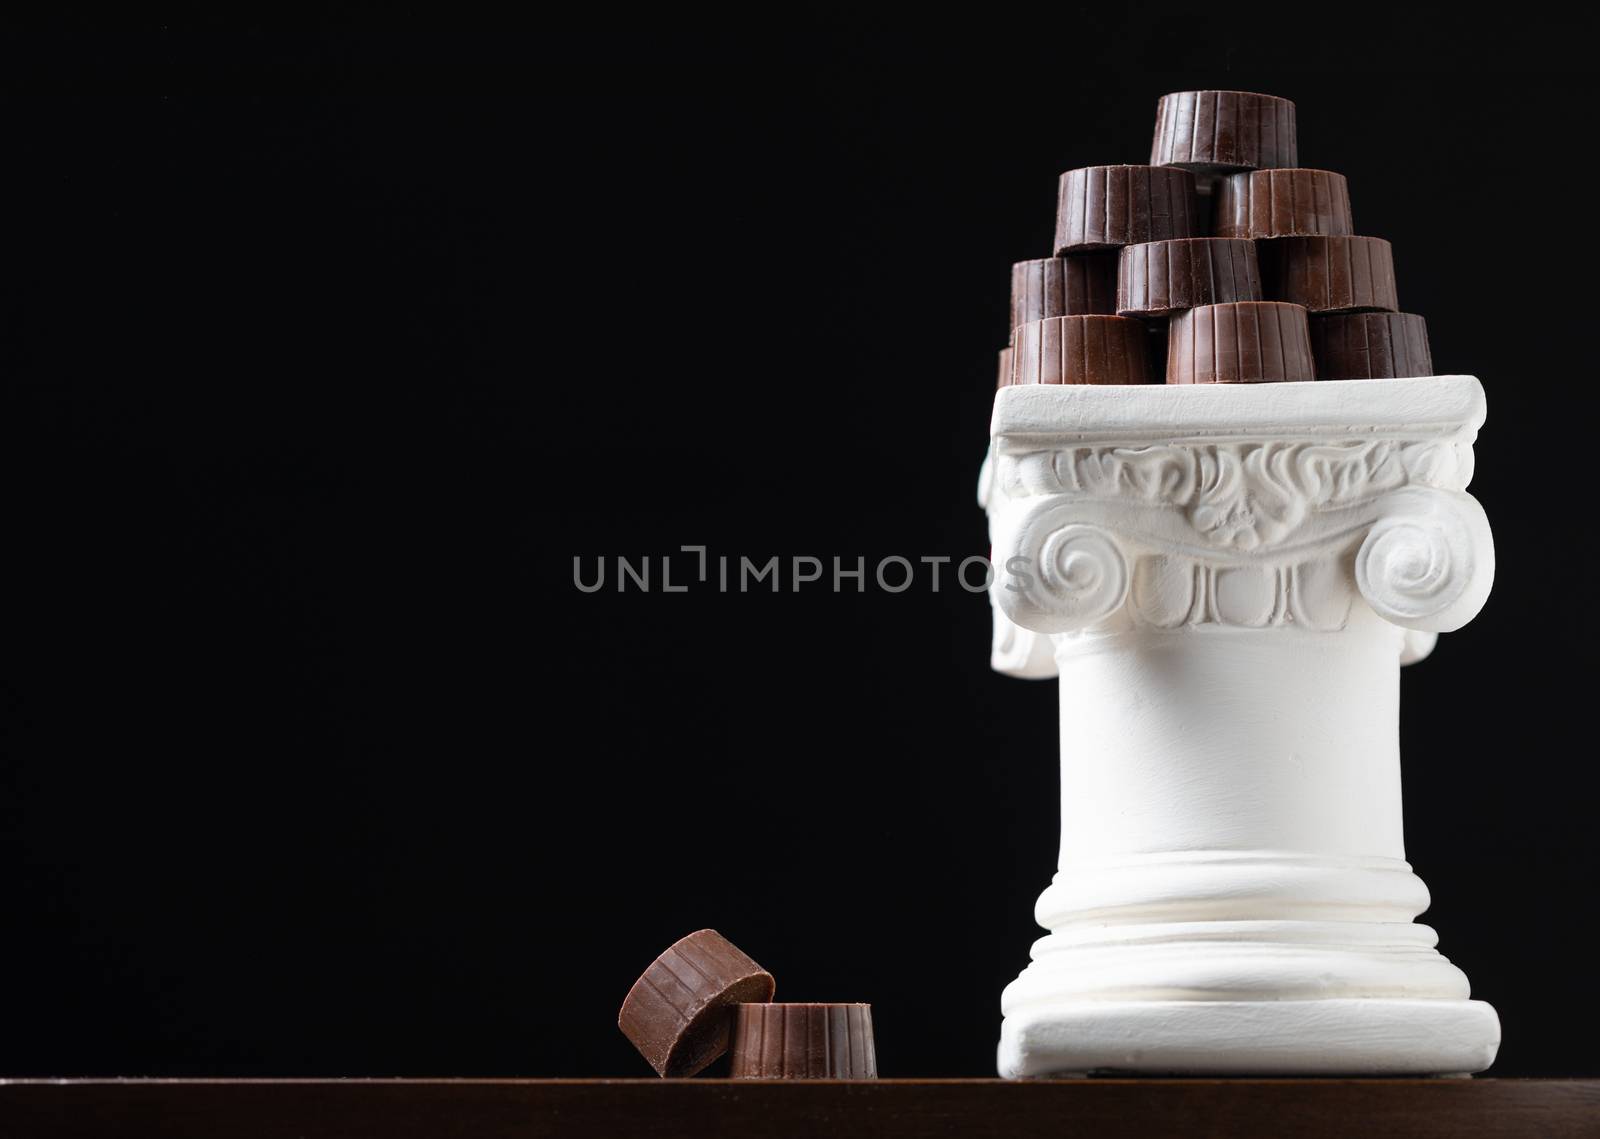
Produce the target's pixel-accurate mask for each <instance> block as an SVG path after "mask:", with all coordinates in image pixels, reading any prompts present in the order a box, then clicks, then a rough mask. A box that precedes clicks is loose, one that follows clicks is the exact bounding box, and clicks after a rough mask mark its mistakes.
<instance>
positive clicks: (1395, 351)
mask: <svg viewBox="0 0 1600 1139" xmlns="http://www.w3.org/2000/svg"><path fill="white" fill-rule="evenodd" d="M1311 351H1312V352H1313V353H1314V354H1315V356H1316V358H1317V379H1319V380H1379V379H1396V378H1402V377H1407V376H1431V375H1433V354H1432V353H1431V352H1429V351H1428V322H1427V321H1426V320H1424V319H1423V318H1422V317H1420V316H1418V315H1417V314H1416V313H1411V312H1352V313H1340V314H1338V315H1335V316H1314V317H1312V318H1311Z"/></svg>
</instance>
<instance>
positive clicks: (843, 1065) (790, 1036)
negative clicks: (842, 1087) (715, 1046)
mask: <svg viewBox="0 0 1600 1139" xmlns="http://www.w3.org/2000/svg"><path fill="white" fill-rule="evenodd" d="M729 1074H730V1075H731V1076H732V1077H733V1078H734V1079H736V1080H875V1079H877V1078H878V1053H877V1047H876V1045H875V1044H874V1043H873V1040H872V1006H871V1005H843V1004H839V1005H820V1004H819V1005H765V1004H763V1005H740V1006H739V1010H738V1014H737V1017H736V1018H735V1020H734V1027H733V1067H732V1070H731V1071H730V1073H729Z"/></svg>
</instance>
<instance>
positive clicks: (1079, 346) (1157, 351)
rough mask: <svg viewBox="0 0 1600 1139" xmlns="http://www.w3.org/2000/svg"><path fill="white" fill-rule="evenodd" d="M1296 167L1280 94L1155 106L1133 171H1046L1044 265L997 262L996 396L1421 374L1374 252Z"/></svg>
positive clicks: (1334, 186) (1167, 100) (1317, 182)
mask: <svg viewBox="0 0 1600 1139" xmlns="http://www.w3.org/2000/svg"><path fill="white" fill-rule="evenodd" d="M1297 162H1298V153H1297V149H1296V142H1295V121H1294V104H1293V103H1291V102H1289V101H1288V100H1287V99H1279V98H1277V97H1275V96H1272V95H1254V94H1249V93H1246V92H1241V91H1182V92H1178V93H1177V94H1173V95H1167V96H1164V97H1163V98H1162V100H1161V102H1160V105H1159V107H1158V109H1157V113H1156V135H1155V145H1154V146H1153V147H1152V148H1151V153H1150V165H1149V166H1090V167H1085V168H1084V169H1081V170H1069V171H1067V172H1066V173H1065V174H1063V175H1062V176H1061V188H1060V198H1059V204H1058V208H1057V212H1056V237H1055V256H1054V257H1046V258H1041V259H1039V260H1034V261H1022V262H1019V263H1018V264H1016V265H1014V266H1012V270H1011V346H1010V347H1009V348H1007V349H1005V350H1003V351H1002V352H1001V353H1000V377H999V382H1000V386H1002V387H1003V386H1005V385H1007V384H1144V383H1160V382H1161V381H1162V379H1163V378H1164V379H1165V381H1166V382H1167V383H1169V384H1249V383H1266V382H1273V381H1284V380H1313V379H1320V380H1354V379H1378V378H1388V377H1399V376H1426V375H1430V374H1431V373H1432V371H1433V363H1432V360H1431V359H1430V357H1429V354H1428V332H1427V326H1426V324H1425V322H1424V321H1423V319H1422V317H1420V316H1416V315H1413V314H1411V313H1403V312H1399V311H1397V310H1398V301H1397V300H1396V297H1395V283H1394V262H1393V255H1392V252H1391V250H1390V247H1389V243H1388V242H1387V241H1385V240H1383V239H1382V238H1380V237H1358V236H1355V227H1354V225H1353V223H1352V221H1351V214H1350V193H1349V188H1348V187H1347V186H1346V184H1345V179H1344V176H1343V175H1342V174H1335V173H1332V172H1331V171H1327V170H1309V169H1302V168H1300V167H1298V166H1297V165H1296V163H1297ZM1163 359H1164V360H1165V366H1164V368H1163V367H1162V365H1161V363H1160V361H1162V360H1163Z"/></svg>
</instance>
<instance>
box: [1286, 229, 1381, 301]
mask: <svg viewBox="0 0 1600 1139" xmlns="http://www.w3.org/2000/svg"><path fill="white" fill-rule="evenodd" d="M1262 269H1263V270H1264V272H1265V275H1266V282H1267V288H1268V290H1269V291H1270V295H1271V297H1272V299H1273V300H1275V301H1289V302H1291V303H1293V304H1297V305H1304V306H1305V307H1306V310H1307V311H1308V312H1314V313H1315V312H1353V311H1359V310H1362V309H1376V310H1382V311H1391V312H1392V311H1393V310H1395V309H1397V308H1399V307H1400V302H1399V301H1398V300H1397V299H1396V296H1395V287H1394V252H1393V250H1392V249H1391V248H1390V246H1389V243H1388V242H1387V241H1385V240H1384V239H1383V238H1381V237H1286V238H1284V239H1283V240H1282V241H1275V242H1273V248H1272V252H1271V253H1270V254H1269V255H1268V258H1267V264H1266V265H1263V266H1262Z"/></svg>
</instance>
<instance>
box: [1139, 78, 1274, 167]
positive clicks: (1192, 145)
mask: <svg viewBox="0 0 1600 1139" xmlns="http://www.w3.org/2000/svg"><path fill="white" fill-rule="evenodd" d="M1297 162H1299V158H1298V156H1297V154H1296V145H1295V125H1294V104H1293V103H1291V102H1290V101H1289V100H1287V99H1280V98H1278V97H1277V96H1276V95H1258V94H1256V93H1255V92H1253V91H1174V92H1173V93H1172V94H1170V95H1163V96H1162V97H1161V102H1160V103H1158V104H1157V105H1156V137H1155V143H1154V145H1152V146H1151V147H1150V165H1152V166H1180V167H1182V168H1184V169H1185V170H1194V171H1197V172H1205V173H1221V172H1231V171H1234V170H1259V169H1261V168H1262V167H1268V166H1294V165H1295V164H1296V163H1297Z"/></svg>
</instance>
